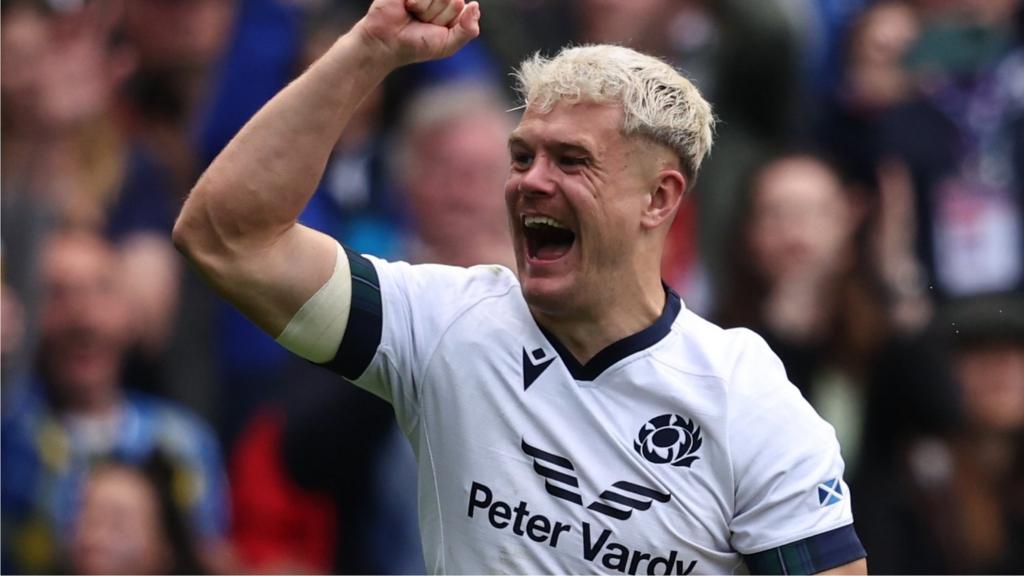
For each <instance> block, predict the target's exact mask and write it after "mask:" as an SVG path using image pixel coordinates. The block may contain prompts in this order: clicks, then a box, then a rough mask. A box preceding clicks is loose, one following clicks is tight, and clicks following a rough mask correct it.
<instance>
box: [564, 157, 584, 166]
mask: <svg viewBox="0 0 1024 576" xmlns="http://www.w3.org/2000/svg"><path fill="white" fill-rule="evenodd" d="M558 162H559V164H561V165H562V166H567V167H571V168H576V167H579V166H583V165H585V164H586V163H587V159H586V158H585V157H583V156H562V157H561V158H559V159H558Z"/></svg>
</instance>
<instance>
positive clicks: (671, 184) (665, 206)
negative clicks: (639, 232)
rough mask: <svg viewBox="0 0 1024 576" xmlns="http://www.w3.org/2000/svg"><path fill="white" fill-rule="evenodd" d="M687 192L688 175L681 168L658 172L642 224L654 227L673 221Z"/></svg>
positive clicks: (646, 226) (649, 227)
mask: <svg viewBox="0 0 1024 576" xmlns="http://www.w3.org/2000/svg"><path fill="white" fill-rule="evenodd" d="M685 192H686V177H685V176H683V174H682V173H681V172H680V171H679V170H674V169H671V168H665V169H663V170H661V172H659V173H658V177H657V180H656V181H655V185H654V187H653V189H652V190H651V193H650V196H649V197H648V202H647V206H645V207H644V212H643V216H642V218H641V224H642V225H643V227H644V228H647V229H654V228H658V227H659V226H661V225H663V224H666V223H671V222H672V218H673V217H674V216H675V214H676V211H677V210H679V205H680V204H682V202H683V195H684V193H685Z"/></svg>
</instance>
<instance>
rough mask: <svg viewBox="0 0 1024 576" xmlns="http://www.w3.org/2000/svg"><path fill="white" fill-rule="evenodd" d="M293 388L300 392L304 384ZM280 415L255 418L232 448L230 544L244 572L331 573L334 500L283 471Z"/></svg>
mask: <svg viewBox="0 0 1024 576" xmlns="http://www.w3.org/2000/svg"><path fill="white" fill-rule="evenodd" d="M329 385H333V386H345V384H344V383H339V382H332V383H330V384H329ZM295 386H296V387H298V388H305V387H306V383H305V382H299V383H296V385H295ZM308 392H309V391H308V390H304V391H303V393H308ZM283 412H284V411H283V410H281V409H280V407H279V406H274V407H273V408H268V409H266V410H264V411H262V412H261V413H259V414H257V416H256V417H255V418H253V419H252V421H251V422H250V423H249V425H248V426H247V427H246V429H245V431H244V432H243V433H242V435H241V437H240V439H239V442H238V445H237V446H236V447H235V450H234V453H233V455H232V457H231V470H230V472H231V479H232V482H231V506H232V510H234V517H233V518H232V528H231V540H232V543H233V544H234V551H235V553H236V555H237V557H238V561H239V563H240V565H241V566H242V568H243V569H244V571H246V572H261V573H277V574H327V573H330V572H332V571H334V567H335V565H336V564H335V559H336V554H337V552H338V546H337V542H338V541H337V538H338V533H337V523H338V518H337V514H336V510H335V506H334V501H333V499H331V498H330V497H329V496H327V495H321V494H317V493H313V492H309V491H307V490H304V489H303V488H301V487H300V486H298V485H297V484H295V482H294V481H293V480H292V479H291V477H290V476H288V474H287V472H286V471H285V469H284V467H283V465H282V459H281V454H282V453H281V437H282V433H283V430H284V416H283ZM363 432H365V430H364V431H363ZM321 441H323V440H321ZM348 472H349V474H353V475H361V474H365V472H363V471H359V470H355V469H352V470H349V471H348Z"/></svg>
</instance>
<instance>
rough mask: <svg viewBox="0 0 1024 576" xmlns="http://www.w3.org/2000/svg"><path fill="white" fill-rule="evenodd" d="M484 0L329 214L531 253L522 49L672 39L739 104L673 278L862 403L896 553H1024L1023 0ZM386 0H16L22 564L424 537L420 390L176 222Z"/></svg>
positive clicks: (879, 508) (951, 556) (412, 249)
mask: <svg viewBox="0 0 1024 576" xmlns="http://www.w3.org/2000/svg"><path fill="white" fill-rule="evenodd" d="M481 2H482V7H483V22H482V27H483V33H482V35H481V37H480V38H479V39H477V40H475V41H474V42H472V43H471V44H470V45H469V46H468V47H467V48H466V49H464V50H463V51H462V52H460V53H459V54H457V55H456V56H454V57H453V58H451V59H449V60H445V61H441V62H433V63H428V64H422V65H416V66H412V67H409V68H406V69H402V70H400V71H399V72H398V73H396V74H394V75H392V77H390V78H389V79H388V80H387V81H386V82H385V84H384V85H382V86H381V87H380V88H379V89H378V90H377V91H376V92H374V93H373V94H370V95H369V96H368V97H367V99H366V100H365V101H364V102H363V104H362V106H361V108H360V110H359V112H358V113H357V114H356V116H355V117H354V118H353V120H352V122H351V124H350V125H349V127H348V129H347V130H346V132H345V133H344V134H343V135H342V136H341V138H340V139H339V141H338V143H337V145H336V148H335V150H334V153H333V155H332V158H331V160H330V163H329V165H328V168H327V171H326V173H325V174H324V177H323V179H322V181H321V183H320V186H319V189H318V190H317V192H316V195H315V197H314V198H313V201H312V202H311V203H310V205H309V207H308V208H307V210H306V212H305V213H304V214H303V216H302V221H303V222H304V223H306V224H308V225H310V226H313V227H315V228H318V229H321V230H324V231H325V232H327V233H329V234H331V235H333V236H335V237H336V238H338V239H339V240H340V241H342V242H344V243H346V244H347V245H349V246H351V247H353V248H355V249H356V250H359V251H362V252H367V253H372V254H375V255H378V256H381V257H384V258H388V259H402V260H407V261H413V262H440V263H447V264H455V265H472V264H477V263H485V262H486V263H502V264H511V262H512V255H511V246H510V244H509V241H508V238H507V231H506V224H505V215H504V205H503V199H502V194H501V190H502V183H503V181H504V179H505V177H506V175H507V171H508V165H509V159H508V152H507V148H506V143H505V139H506V137H507V134H508V132H509V131H510V129H511V127H512V126H514V124H515V122H516V121H517V114H518V113H517V112H516V111H515V110H514V108H515V106H516V104H515V95H514V94H512V93H510V91H509V83H510V82H509V78H508V73H509V72H510V71H511V69H512V67H513V66H514V65H515V64H517V63H518V62H519V61H520V60H521V59H523V58H524V57H526V56H528V55H530V54H532V53H534V52H536V51H538V50H540V51H542V52H544V53H551V52H553V51H554V50H557V49H558V48H559V47H561V46H563V45H565V44H568V43H583V42H612V43H619V44H625V45H629V46H632V47H635V48H638V49H641V50H644V51H646V52H649V53H653V54H657V55H659V56H661V57H663V58H665V59H666V60H667V61H669V62H671V63H672V64H674V65H677V66H678V67H679V68H680V69H681V70H683V71H684V72H685V73H686V74H687V75H688V76H689V77H690V78H692V80H693V81H694V82H695V83H696V84H697V85H698V86H699V87H700V89H701V90H702V91H703V92H704V94H705V95H706V96H707V97H708V99H709V100H710V101H711V102H712V103H713V105H714V106H715V114H716V117H717V118H718V120H719V122H718V129H717V136H716V144H715V147H714V149H713V151H712V156H711V159H710V160H709V161H708V163H707V164H706V168H705V169H704V171H703V173H702V174H701V176H700V179H699V182H698V183H697V186H696V188H695V190H694V191H693V192H692V193H691V195H690V197H689V198H688V199H687V200H686V203H685V206H684V208H683V209H682V211H681V213H680V214H679V216H678V218H677V221H676V223H675V225H674V228H673V231H672V234H671V238H670V241H669V250H668V252H667V254H666V259H665V262H664V266H663V268H664V277H665V281H666V282H667V283H668V284H669V285H671V286H673V287H674V288H675V289H676V291H677V292H679V293H680V294H681V295H682V297H683V300H684V301H685V302H686V305H687V306H689V307H690V308H691V309H694V310H696V311H698V312H699V313H701V314H703V315H705V316H707V317H709V318H711V319H713V320H715V321H716V322H719V323H721V324H723V325H725V326H747V327H750V328H753V329H755V330H756V331H758V332H759V333H760V334H762V335H763V336H764V337H765V338H766V339H767V340H768V341H769V343H770V344H771V345H772V347H773V349H774V350H775V351H776V352H777V353H778V354H779V355H780V357H781V358H782V360H783V362H784V364H785V365H786V368H787V372H788V374H789V377H790V379H791V380H792V382H793V383H794V384H795V385H796V386H797V387H798V388H799V389H800V390H801V392H802V393H803V394H804V396H805V397H806V398H807V399H808V400H809V401H810V402H811V403H812V405H813V406H814V407H815V408H816V409H817V411H818V412H819V413H820V414H821V415H822V416H823V417H824V418H825V419H826V420H828V421H829V422H830V423H831V424H832V425H833V426H834V427H835V429H836V432H837V434H838V436H839V438H840V441H841V444H842V450H843V455H844V458H845V460H846V464H847V472H846V479H847V481H848V482H849V484H850V486H851V490H852V492H853V506H854V514H855V519H856V527H857V531H858V533H859V534H860V536H861V539H862V540H863V542H864V545H865V547H866V548H867V550H868V554H869V557H868V563H869V567H870V569H871V570H872V571H873V572H885V573H893V572H895V573H917V572H924V573H950V572H952V573H978V572H995V573H1020V572H1021V571H1024V2H1022V1H1019V0H877V1H872V0H756V1H754V0H481ZM367 5H368V1H366V0H2V3H0V6H2V13H0V57H2V68H0V80H2V82H0V96H2V111H0V113H2V142H0V150H2V211H0V215H2V224H0V237H2V238H0V239H2V245H0V248H2V280H3V288H2V290H3V292H2V340H0V341H2V350H0V352H2V359H0V370H2V374H0V377H2V411H3V422H2V432H0V440H2V462H0V465H2V468H0V469H2V477H0V489H2V510H0V512H2V540H3V547H2V557H0V564H2V566H0V570H2V571H3V572H4V573H11V572H31V573H38V572H46V573H55V572H75V573H231V572H257V571H258V572H275V573H323V572H348V573H416V572H422V571H423V570H424V567H423V563H422V557H421V552H420V546H419V536H418V530H417V524H416V501H415V500H416V496H415V495H416V490H415V465H414V463H413V462H412V453H411V450H410V449H409V447H408V446H407V444H406V441H405V439H404V438H403V437H402V434H401V432H400V431H399V430H398V428H397V427H396V425H395V424H394V419H393V416H392V414H391V409H390V406H388V405H387V404H385V403H384V402H383V401H381V400H380V399H378V398H376V397H374V396H372V395H369V394H367V393H365V392H363V391H361V390H359V389H357V388H355V387H354V386H352V385H349V384H346V383H344V382H342V381H341V379H340V377H337V376H335V375H333V374H332V373H330V372H327V371H325V370H322V369H320V368H319V367H316V366H314V365H312V364H309V363H307V362H304V361H301V360H299V359H297V358H295V357H292V356H290V355H289V354H288V353H287V352H285V351H284V350H283V349H281V348H279V347H278V346H277V345H276V344H275V343H274V342H273V340H272V339H271V338H270V337H267V336H265V335H263V334H261V333H260V332H259V331H258V330H257V329H256V328H255V327H253V326H252V325H250V324H249V323H248V322H247V321H246V320H245V319H244V318H243V317H242V316H241V315H240V314H238V313H237V312H236V311H234V310H233V309H232V308H231V307H230V306H228V305H227V304H226V303H225V302H223V301H222V300H220V299H219V298H218V297H217V296H216V295H215V294H213V293H212V292H211V290H210V289H209V288H207V287H206V285H205V284H204V283H203V281H202V279H201V278H200V277H198V275H197V274H196V273H195V272H194V271H193V270H191V269H190V268H189V267H188V266H187V265H185V263H184V261H183V260H182V259H181V258H180V257H179V256H178V255H177V254H176V253H175V251H174V249H173V247H172V246H171V244H170V230H171V227H172V224H173V222H174V218H175V216H176V214H177V211H178V209H179V207H180V205H181V203H182V201H183V199H184V197H185V196H186V195H187V193H188V191H189V188H190V186H191V184H192V183H193V182H194V181H195V180H196V178H197V177H198V175H199V174H200V173H201V172H202V170H203V168H204V167H205V166H206V165H207V164H208V163H209V162H210V161H211V160H212V159H213V158H214V157H215V156H216V154H217V153H218V151H219V150H220V149H221V148H222V147H223V146H224V145H225V144H226V143H227V141H228V140H229V139H230V138H231V137H232V136H233V135H234V133H235V132H236V131H237V130H238V129H239V128H240V127H241V126H242V124H244V122H245V121H246V120H247V119H248V118H249V117H250V116H251V115H252V114H253V113H255V111H256V110H257V109H258V108H259V107H260V106H261V105H262V104H263V103H264V102H266V101H267V100H268V99H269V98H270V97H271V96H272V95H273V94H274V93H275V92H276V91H278V90H279V89H280V88H282V87H283V86H284V85H285V84H286V83H287V82H289V81H290V80H291V79H292V78H294V77H295V76H296V75H297V74H298V73H299V72H300V71H301V70H302V69H303V68H304V67H306V66H308V65H309V64H310V63H311V62H312V61H313V60H314V59H315V58H316V57H317V56H318V55H319V54H321V53H322V52H323V51H324V50H326V48H327V47H328V46H329V45H330V44H331V43H332V42H333V41H334V40H335V39H336V38H337V37H338V36H339V35H340V34H342V33H343V32H344V31H345V30H347V29H348V27H350V26H351V25H352V23H354V22H355V21H356V19H358V18H359V17H360V16H361V14H362V13H363V12H364V11H365V9H366V7H367ZM763 433H765V434H770V433H771V431H770V430H765V431H763Z"/></svg>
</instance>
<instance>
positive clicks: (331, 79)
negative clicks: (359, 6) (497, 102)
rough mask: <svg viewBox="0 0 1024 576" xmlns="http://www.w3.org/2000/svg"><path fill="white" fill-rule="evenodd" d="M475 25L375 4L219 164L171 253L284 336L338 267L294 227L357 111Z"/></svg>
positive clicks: (426, 7) (459, 2)
mask: <svg viewBox="0 0 1024 576" xmlns="http://www.w3.org/2000/svg"><path fill="white" fill-rule="evenodd" d="M479 18H480V9H479V7H478V5H477V4H475V3H473V4H469V5H465V4H464V0H404V1H403V0H375V2H374V3H373V5H372V6H371V7H370V9H369V11H368V12H367V14H366V16H365V17H364V18H363V19H362V20H360V21H359V22H358V23H357V24H356V25H355V26H354V27H353V28H352V30H350V31H349V32H348V33H347V34H345V35H344V36H342V37H341V38H339V39H338V41H337V42H336V43H335V44H334V45H333V46H332V47H331V48H330V50H328V51H327V53H326V54H324V56H323V57H321V58H320V59H319V60H318V61H317V62H316V63H315V64H313V65H312V66H311V67H310V68H309V69H308V70H307V71H306V72H305V73H304V74H302V76H300V77H299V78H298V79H297V80H296V81H295V82H293V83H292V84H291V85H289V86H288V87H287V88H285V89H284V90H282V91H281V92H280V93H279V94H278V95H277V96H275V97H274V98H273V99H272V100H271V101H270V102H269V103H267V105H266V106H264V107H263V109H262V110H260V111H259V112H258V113H257V114H256V115H255V116H254V117H253V118H252V119H251V120H250V121H249V122H248V123H247V124H246V125H245V127H243V128H242V130H241V131H240V132H239V133H238V135H236V136H235V138H234V139H233V140H232V141H231V143H230V144H228V146H227V147H226V148H225V149H224V151H223V152H221V154H220V155H219V156H218V157H217V159H216V160H214V162H213V163H212V164H211V165H210V167H209V168H208V169H207V170H206V172H205V173H204V174H203V175H202V177H201V178H200V179H199V181H198V183H197V184H196V185H195V187H194V188H193V190H192V193H191V195H190V196H189V198H188V200H187V201H186V202H185V205H184V207H183V208H182V211H181V215H180V216H179V217H178V221H177V223H176V224H175V226H174V235H173V239H174V244H175V246H177V247H178V249H179V250H181V251H182V252H183V253H184V254H185V255H186V256H187V257H188V259H189V260H191V261H192V263H193V264H194V265H195V266H196V267H197V268H198V269H199V270H200V271H201V272H202V273H203V275H204V276H205V277H206V278H207V280H208V281H209V282H210V283H211V284H212V285H213V286H214V288H215V289H216V290H217V291H218V292H220V293H221V294H222V295H223V296H224V297H225V298H227V299H228V300H230V301H231V302H232V303H234V304H235V305H236V306H237V307H238V308H239V309H241V311H242V312H243V313H245V314H246V316H248V317H249V318H250V319H251V320H252V321H253V322H255V323H256V324H257V325H259V326H260V328H262V329H263V330H265V331H266V332H267V333H269V334H271V335H272V336H275V337H276V336H278V335H279V334H280V333H281V332H282V330H283V329H284V328H285V326H286V325H287V324H288V322H289V320H291V318H292V317H293V316H294V315H295V313H296V312H297V311H298V310H299V308H300V307H302V305H303V304H304V303H305V302H306V301H307V300H308V299H309V298H310V297H311V296H312V295H313V294H314V293H315V292H316V291H317V290H318V289H319V288H320V287H321V286H322V285H323V284H324V283H325V282H326V281H327V279H328V278H329V277H330V276H331V275H332V273H333V271H334V268H335V262H336V261H338V257H337V248H336V243H335V241H334V240H333V239H332V238H330V237H329V236H327V235H325V234H322V233H320V232H317V231H315V230H312V229H310V228H307V227H305V226H302V225H300V224H298V223H297V219H298V217H299V215H300V214H301V212H302V210H303V208H304V207H305V206H306V203H307V202H309V199H310V198H311V197H312V195H313V193H314V191H315V190H316V186H317V183H318V182H319V180H320V177H321V176H322V174H323V171H324V168H325V166H326V164H327V160H328V158H329V157H330V153H331V149H332V148H333V147H334V144H335V142H336V141H337V139H338V136H339V135H340V134H341V131H342V130H343V129H344V127H345V125H346V124H347V123H348V120H349V119H350V118H351V116H352V114H353V112H354V111H355V109H356V108H357V107H358V106H359V103H360V102H361V101H362V99H363V97H364V96H366V94H368V93H369V92H370V91H371V90H372V89H373V88H374V87H375V86H376V85H377V84H379V83H380V82H381V81H382V80H383V79H384V77H385V76H387V74H388V73H390V72H391V71H393V70H394V69H396V68H398V67H399V66H402V65H405V64H409V63H412V62H416V61H422V60H430V59H436V58H443V57H447V56H450V55H451V54H453V53H455V52H456V51H457V50H458V49H459V48H461V47H462V46H463V45H465V44H466V43H467V42H469V41H470V40H471V39H473V38H474V37H476V35H477V34H478V33H479ZM343 281H344V282H351V279H350V278H349V276H348V275H347V274H345V275H344V278H343ZM345 292H346V293H348V290H346V291H345ZM339 305H342V306H347V305H349V302H344V303H339Z"/></svg>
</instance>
